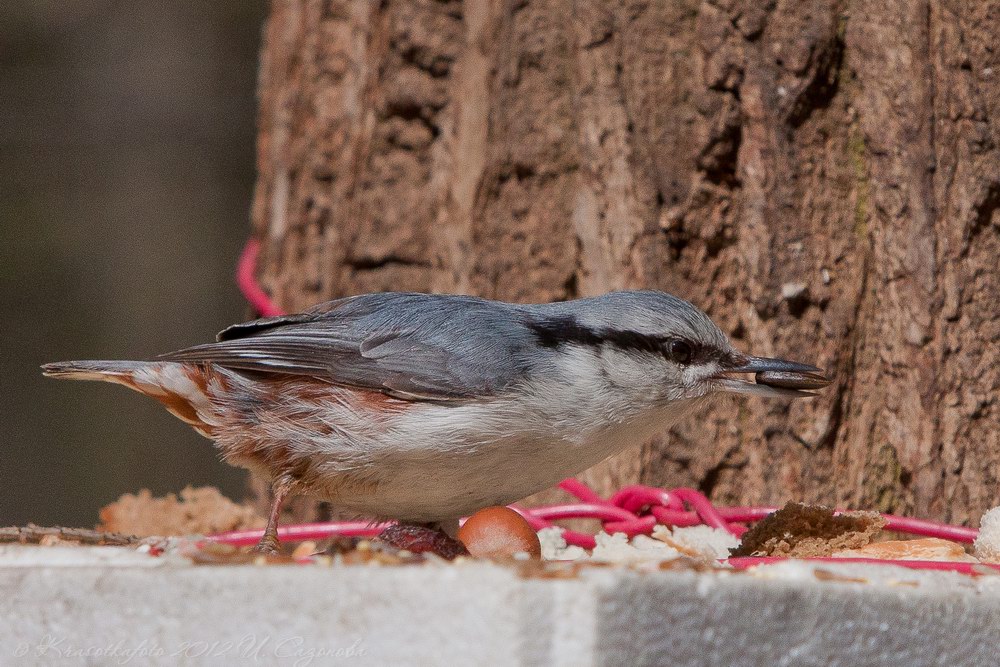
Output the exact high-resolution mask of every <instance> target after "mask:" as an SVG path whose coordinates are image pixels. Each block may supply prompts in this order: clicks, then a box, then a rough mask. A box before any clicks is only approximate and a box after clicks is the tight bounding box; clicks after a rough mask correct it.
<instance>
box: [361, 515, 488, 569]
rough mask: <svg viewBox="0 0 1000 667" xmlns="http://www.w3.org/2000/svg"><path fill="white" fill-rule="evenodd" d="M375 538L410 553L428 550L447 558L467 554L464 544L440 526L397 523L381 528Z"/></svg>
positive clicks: (420, 552)
mask: <svg viewBox="0 0 1000 667" xmlns="http://www.w3.org/2000/svg"><path fill="white" fill-rule="evenodd" d="M376 539H377V540H378V541H380V542H382V543H383V544H387V545H388V546H390V547H392V548H394V549H399V550H401V551H409V552H410V553H412V554H422V553H428V552H430V553H433V554H436V555H438V556H440V557H441V558H445V559H447V560H452V559H454V558H456V557H458V556H468V555H469V552H468V550H467V549H466V548H465V545H464V544H462V543H461V542H459V541H458V540H456V539H454V538H453V537H449V536H448V534H447V533H445V532H444V531H443V530H441V529H440V528H432V527H430V526H419V525H414V524H407V523H398V524H395V525H392V526H389V527H388V528H386V529H385V530H383V531H382V532H381V533H379V536H378V537H377V538H376Z"/></svg>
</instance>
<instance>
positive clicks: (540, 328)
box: [527, 316, 712, 364]
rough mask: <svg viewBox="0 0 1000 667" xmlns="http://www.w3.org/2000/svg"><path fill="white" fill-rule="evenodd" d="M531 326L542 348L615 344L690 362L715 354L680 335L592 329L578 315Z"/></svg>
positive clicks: (685, 362)
mask: <svg viewBox="0 0 1000 667" xmlns="http://www.w3.org/2000/svg"><path fill="white" fill-rule="evenodd" d="M527 326H528V328H529V329H530V330H531V331H532V332H533V333H534V334H535V336H536V340H537V341H538V343H539V344H540V345H541V346H542V347H551V348H555V347H560V346H562V345H566V344H575V345H587V346H592V347H601V346H603V345H611V346H613V347H616V348H618V349H620V350H634V351H637V352H649V353H651V354H658V355H662V356H663V357H665V358H667V359H670V360H672V361H674V362H676V363H679V364H689V363H691V362H692V361H695V360H696V359H700V358H702V357H704V356H705V355H706V354H708V355H711V354H712V350H711V349H703V348H702V346H701V345H698V344H697V343H694V342H692V341H690V340H687V339H685V338H679V337H676V336H670V337H663V336H656V335H651V334H643V333H639V332H637V331H628V330H622V329H612V328H601V329H597V328H590V327H587V326H583V325H581V324H580V323H579V322H578V321H577V320H576V318H574V317H571V316H563V317H557V318H551V319H548V320H546V321H541V322H530V323H528V324H527Z"/></svg>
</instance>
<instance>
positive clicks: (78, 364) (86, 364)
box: [42, 361, 154, 384]
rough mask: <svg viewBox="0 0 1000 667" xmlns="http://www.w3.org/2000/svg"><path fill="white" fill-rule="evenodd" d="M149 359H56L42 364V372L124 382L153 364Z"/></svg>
mask: <svg viewBox="0 0 1000 667" xmlns="http://www.w3.org/2000/svg"><path fill="white" fill-rule="evenodd" d="M153 364H154V362H149V361H57V362H56V363H54V364H45V365H43V366H42V374H43V375H45V376H46V377H50V378H62V379H66V380H102V381H104V382H117V383H119V384H126V382H125V379H126V378H131V377H132V376H134V375H135V373H136V372H137V371H139V370H140V369H142V368H144V367H147V366H150V365H153Z"/></svg>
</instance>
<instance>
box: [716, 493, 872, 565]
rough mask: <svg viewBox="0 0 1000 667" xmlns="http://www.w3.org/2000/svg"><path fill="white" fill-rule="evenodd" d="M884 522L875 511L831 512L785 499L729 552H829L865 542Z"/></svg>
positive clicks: (808, 555) (801, 554)
mask: <svg viewBox="0 0 1000 667" xmlns="http://www.w3.org/2000/svg"><path fill="white" fill-rule="evenodd" d="M884 525H885V519H883V518H882V516H881V515H879V514H878V513H877V512H845V513H843V514H834V511H833V510H832V509H830V508H828V507H821V506H818V505H803V504H802V503H788V504H786V505H785V506H784V507H782V508H781V509H780V510H778V511H777V512H775V513H774V514H771V515H769V516H768V517H766V518H765V519H764V520H762V521H759V522H758V523H756V524H755V525H754V526H753V527H752V528H750V530H748V531H747V532H746V533H745V534H744V535H743V541H742V542H741V543H740V545H739V546H738V547H737V548H736V549H734V550H733V551H732V556H734V557H739V556H786V557H791V558H817V557H825V556H830V555H832V554H833V553H834V552H836V551H843V550H845V549H859V548H861V547H863V546H865V545H867V544H869V543H870V542H871V541H872V539H873V538H874V537H875V536H876V535H877V534H878V533H879V531H881V530H882V527H883V526H884Z"/></svg>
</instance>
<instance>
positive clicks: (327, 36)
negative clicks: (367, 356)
mask: <svg viewBox="0 0 1000 667" xmlns="http://www.w3.org/2000/svg"><path fill="white" fill-rule="evenodd" d="M998 30H1000V2H997V1H996V0H977V1H976V2H967V1H966V0H929V1H928V0H887V1H886V2H879V3H866V2H847V1H846V0H841V1H837V0H771V1H769V2H759V1H758V0H714V1H708V0H706V1H703V2H699V1H697V0H673V1H670V2H624V3H608V2H603V1H602V0H554V1H552V2H528V1H521V2H499V1H491V0H465V1H453V2H437V1H431V0H421V1H418V2H404V1H402V0H387V1H385V2H381V3H374V2H370V3H369V2H360V1H358V2H350V1H345V2H333V1H331V2H318V1H312V0H277V1H276V2H274V4H273V5H272V12H271V17H270V20H269V22H268V25H267V29H266V34H265V40H266V44H265V48H264V54H263V66H262V72H261V79H260V101H261V114H260V144H259V169H260V180H259V183H258V190H257V195H256V200H255V204H254V221H255V228H256V232H257V233H258V234H259V235H260V236H261V237H262V238H263V239H264V241H265V253H264V255H263V263H262V266H261V277H262V280H263V284H264V285H265V287H266V288H267V289H268V290H270V291H271V292H272V294H274V295H275V298H276V299H277V300H278V302H279V303H280V304H281V305H282V306H283V307H285V308H288V309H295V308H299V307H303V306H306V305H308V304H311V303H313V302H316V301H318V300H322V299H327V298H331V297H335V296H338V295H344V294H349V293H360V292H366V291H373V290H390V289H392V290H398V289H406V290H437V291H446V292H467V293H475V294H481V295H485V296H488V297H493V298H499V299H506V300H515V301H517V300H532V301H534V300H550V299H566V298H571V297H576V296H580V295H590V294H598V293H602V292H605V291H607V290H612V289H617V288H626V287H650V288H658V289H663V290H666V291H669V292H672V293H675V294H678V295H680V296H683V297H685V298H687V299H689V300H691V301H693V302H694V303H695V304H697V305H699V306H701V307H703V308H704V309H706V310H707V311H708V312H709V313H710V314H711V315H712V316H713V317H714V319H715V320H716V322H718V323H719V324H720V326H721V327H722V328H723V329H724V330H725V331H727V332H728V333H729V334H730V335H731V336H732V337H733V339H734V340H735V342H736V343H737V345H739V346H741V347H743V348H745V349H747V350H750V351H752V352H754V353H756V354H762V355H779V354H785V355H788V356H791V357H794V358H797V359H801V360H804V361H812V362H815V363H817V364H818V365H820V366H824V367H826V368H828V369H832V370H833V373H834V374H835V376H836V378H837V381H836V385H835V387H834V388H833V389H832V390H830V391H827V392H825V393H824V394H823V396H822V397H821V398H819V399H816V400H812V401H795V402H790V403H789V402H781V401H776V402H760V401H749V402H747V401H737V400H735V399H733V400H730V401H725V400H723V401H719V402H718V403H717V404H716V405H715V407H714V408H711V409H709V410H707V411H706V412H705V413H704V414H703V415H701V416H699V417H698V418H697V419H691V420H690V421H688V422H687V423H684V424H681V425H679V426H678V427H676V428H675V429H673V430H672V431H671V432H670V433H668V434H665V435H664V436H663V437H662V439H660V440H658V441H656V442H653V443H649V444H646V445H644V446H643V447H642V448H641V449H640V448H636V449H633V450H631V451H628V452H626V453H624V454H622V455H620V456H618V457H616V458H615V459H613V460H612V461H610V462H607V463H605V464H603V465H602V466H600V467H598V468H597V469H594V470H592V471H590V472H588V473H587V474H586V475H585V476H584V477H585V479H587V480H588V481H590V482H593V483H595V484H596V485H597V486H598V487H599V488H602V489H604V490H609V489H611V488H612V487H616V486H618V485H621V484H623V483H628V482H636V481H643V482H646V483H651V484H657V485H680V484H683V485H691V486H695V487H699V488H701V489H702V490H703V491H705V492H707V493H709V494H710V495H711V496H712V497H713V498H715V499H717V500H719V501H722V502H754V503H758V502H764V503H782V502H783V501H785V500H787V499H797V500H805V501H822V502H825V503H832V504H837V505H841V506H852V507H858V508H870V509H879V510H892V511H896V512H907V513H915V514H918V515H923V516H932V517H938V518H942V519H948V520H953V521H968V520H970V519H974V518H976V517H977V516H978V514H979V513H980V512H981V511H982V510H984V509H985V508H987V507H989V506H992V505H995V504H997V502H998V501H1000V487H998V484H997V479H998V474H1000V470H998V465H1000V419H998V415H1000V405H997V403H996V400H995V394H996V391H997V389H998V386H1000V364H998V363H997V362H998V359H1000V351H998V347H997V339H998V337H1000V318H998V316H997V303H998V299H1000V272H998V270H997V266H996V258H997V256H998V255H1000V212H998V211H1000V148H998V139H1000V54H998V50H997V48H996V34H997V32H998Z"/></svg>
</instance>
